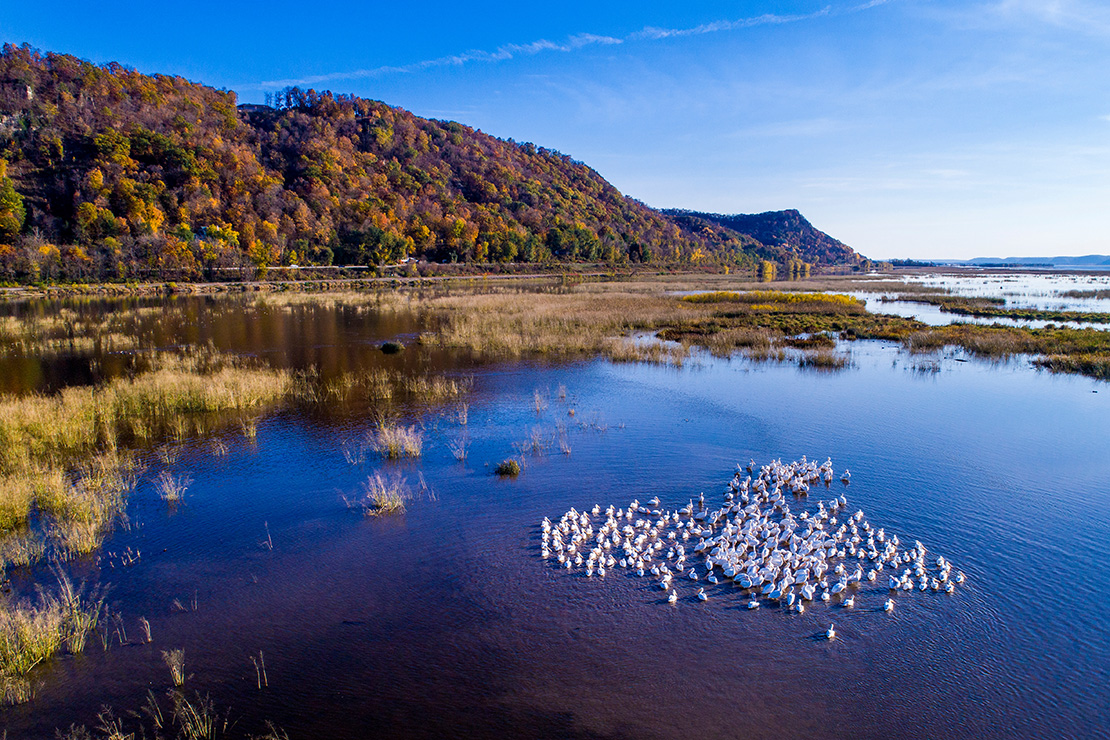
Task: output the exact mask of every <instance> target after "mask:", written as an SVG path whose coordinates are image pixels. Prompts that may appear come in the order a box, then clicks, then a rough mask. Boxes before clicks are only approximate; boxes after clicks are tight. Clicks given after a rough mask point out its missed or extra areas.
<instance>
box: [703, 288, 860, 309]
mask: <svg viewBox="0 0 1110 740" xmlns="http://www.w3.org/2000/svg"><path fill="white" fill-rule="evenodd" d="M681 300H683V301H685V302H687V303H741V304H748V305H749V306H750V307H751V309H752V310H762V311H781V310H784V309H785V308H786V307H806V308H813V309H818V310H829V309H832V310H833V311H836V312H845V311H847V312H853V313H856V312H861V311H863V310H865V308H864V302H863V301H861V300H860V299H858V298H853V297H852V296H850V295H844V294H842V293H792V292H791V293H788V292H784V291H781V290H749V291H744V292H735V291H714V292H711V293H695V294H693V295H686V296H682V299H681Z"/></svg>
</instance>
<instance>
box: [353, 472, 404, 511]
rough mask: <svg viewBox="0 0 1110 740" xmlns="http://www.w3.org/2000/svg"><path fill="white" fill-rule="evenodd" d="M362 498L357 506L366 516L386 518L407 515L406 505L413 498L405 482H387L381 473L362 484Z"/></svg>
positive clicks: (398, 479)
mask: <svg viewBox="0 0 1110 740" xmlns="http://www.w3.org/2000/svg"><path fill="white" fill-rule="evenodd" d="M362 489H363V490H362V496H361V498H359V499H358V501H357V502H356V503H355V504H352V503H351V502H348V506H352V507H353V506H358V507H360V508H361V509H362V511H363V513H364V514H366V516H385V515H388V514H403V513H405V503H406V502H407V501H409V500H410V499H411V498H412V492H411V491H409V489H408V486H407V485H406V484H405V480H404V479H403V478H401V477H399V476H398V477H393V478H390V479H389V480H386V479H385V478H384V477H383V476H382V474H381V473H374V474H373V475H371V476H369V477H368V478H367V479H366V482H365V483H363V484H362Z"/></svg>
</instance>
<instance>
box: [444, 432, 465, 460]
mask: <svg viewBox="0 0 1110 740" xmlns="http://www.w3.org/2000/svg"><path fill="white" fill-rule="evenodd" d="M447 448H448V449H449V450H451V454H452V455H453V456H454V457H455V459H456V460H458V461H459V462H465V461H466V457H467V454H468V453H469V450H470V437H468V436H467V435H465V434H464V435H462V436H461V437H459V438H458V439H457V440H454V441H452V442H448V443H447Z"/></svg>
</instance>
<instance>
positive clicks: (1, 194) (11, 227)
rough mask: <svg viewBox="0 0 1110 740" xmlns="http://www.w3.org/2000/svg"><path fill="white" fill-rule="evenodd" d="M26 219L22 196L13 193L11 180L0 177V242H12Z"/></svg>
mask: <svg viewBox="0 0 1110 740" xmlns="http://www.w3.org/2000/svg"><path fill="white" fill-rule="evenodd" d="M26 218H27V209H26V208H24V207H23V196H22V195H20V194H19V193H17V192H16V191H15V186H14V185H13V184H12V181H11V179H9V178H7V177H0V242H5V241H7V242H10V241H14V240H15V238H16V237H17V236H19V232H20V230H21V229H22V228H23V221H24V219H26Z"/></svg>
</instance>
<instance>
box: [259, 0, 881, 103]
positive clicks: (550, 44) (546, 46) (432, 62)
mask: <svg viewBox="0 0 1110 740" xmlns="http://www.w3.org/2000/svg"><path fill="white" fill-rule="evenodd" d="M890 1H891V0H869V1H868V2H865V3H863V4H861V5H854V6H851V7H846V8H841V9H839V10H837V9H834V8H833V7H832V6H826V7H824V8H822V9H820V10H818V11H815V12H813V13H805V14H798V15H780V14H776V13H764V14H762V15H756V16H751V17H748V18H738V19H734V20H720V21H714V22H712V23H703V24H701V25H697V26H692V27H688V28H658V27H655V26H647V27H645V28H643V29H642V30H640V31H636V32H634V33H630V34H628V35H626V36H621V37H617V36H605V35H599V34H593V33H580V34H575V35H573V36H568V37H567V38H566V39H563V40H562V41H549V40H547V39H539V40H537V41H531V42H529V43H523V44H505V45H502V46H499V47H497V48H496V49H493V50H492V51H490V50H482V49H472V50H470V51H465V52H462V53H459V54H452V55H449V56H442V57H436V58H434V59H425V60H423V61H419V62H413V63H411V64H405V65H385V66H380V67H371V68H367V69H354V70H345V71H341V72H329V73H326V74H319V75H310V76H306V77H297V78H289V79H284V80H265V81H263V82H260V83H258V84H257V85H244V86H243V87H244V88H257V89H270V88H275V87H286V86H289V85H319V84H321V83H326V82H334V81H337V80H358V79H366V78H371V77H380V76H383V75H389V74H410V73H413V72H421V71H423V70H427V69H434V68H437V67H461V66H464V65H466V64H471V63H474V62H484V63H487V64H488V63H495V62H505V61H509V60H511V59H515V58H518V57H526V56H535V55H536V54H542V53H547V52H563V53H569V52H574V51H578V50H579V49H584V48H586V47H591V46H617V45H621V44H627V43H635V42H644V41H662V40H664V39H671V38H682V37H687V36H702V35H705V34H713V33H727V32H730V31H739V30H743V29H747V28H755V27H758V26H772V25H785V24H790V23H801V22H804V21H811V20H816V19H818V18H824V17H828V16H832V15H842V14H848V13H858V12H861V11H865V10H870V9H871V8H875V7H878V6H879V5H885V4H886V3H888V2H890Z"/></svg>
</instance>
